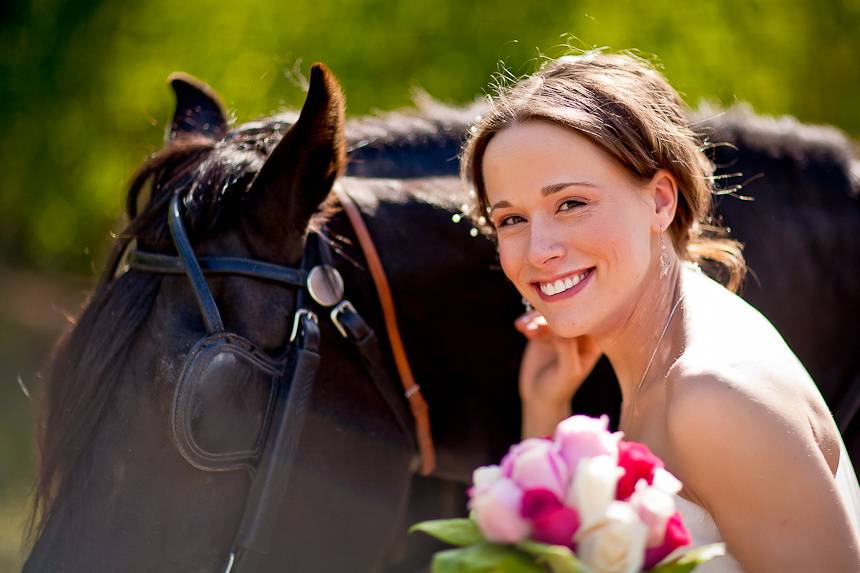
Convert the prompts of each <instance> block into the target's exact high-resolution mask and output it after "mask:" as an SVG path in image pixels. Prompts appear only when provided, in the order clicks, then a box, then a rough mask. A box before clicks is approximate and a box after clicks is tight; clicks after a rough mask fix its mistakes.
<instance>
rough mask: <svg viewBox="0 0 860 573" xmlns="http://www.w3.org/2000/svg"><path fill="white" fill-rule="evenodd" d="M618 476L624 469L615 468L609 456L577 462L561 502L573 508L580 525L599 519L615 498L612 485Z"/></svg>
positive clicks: (615, 484)
mask: <svg viewBox="0 0 860 573" xmlns="http://www.w3.org/2000/svg"><path fill="white" fill-rule="evenodd" d="M622 475H624V468H621V467H618V464H617V463H616V461H615V460H614V459H612V457H610V456H595V457H593V458H585V459H583V460H582V461H580V462H579V465H578V466H577V468H576V476H575V477H574V480H573V481H572V482H571V484H570V488H569V489H568V491H567V495H566V496H565V503H567V505H570V506H573V507H575V508H576V511H577V512H578V513H579V519H580V522H581V523H582V527H583V528H585V529H587V528H588V527H590V526H591V525H593V524H594V523H596V522H597V521H599V520H600V519H602V518H603V515H604V513H606V508H607V507H609V504H610V503H611V502H612V501H614V500H615V488H616V486H617V485H618V479H619V478H620V477H621V476H622Z"/></svg>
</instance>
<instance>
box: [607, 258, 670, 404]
mask: <svg viewBox="0 0 860 573" xmlns="http://www.w3.org/2000/svg"><path fill="white" fill-rule="evenodd" d="M682 272H683V264H682V261H681V260H679V259H675V258H673V260H672V265H671V268H670V270H669V273H668V274H667V275H666V276H665V277H664V278H659V275H657V273H653V274H652V275H651V278H650V279H648V280H647V282H646V283H645V285H643V291H642V292H641V293H640V294H639V295H638V296H637V299H636V300H635V301H633V302H632V303H631V305H630V306H629V307H628V308H626V309H624V310H623V311H622V312H623V313H624V314H623V315H622V316H621V317H620V319H619V320H618V324H619V326H618V327H616V328H615V329H614V330H612V331H609V332H607V333H606V334H604V335H598V336H595V337H594V338H595V340H596V342H597V344H598V346H600V348H601V350H603V353H604V354H606V356H607V357H608V358H609V361H610V363H611V364H612V368H613V370H614V371H615V375H616V377H617V378H618V384H619V385H620V387H621V396H622V399H623V405H622V414H623V412H624V410H626V409H628V408H629V405H632V404H634V403H635V398H636V395H637V393H638V392H639V391H640V390H641V389H643V388H645V387H646V386H647V383H648V380H650V379H653V378H654V377H655V376H658V377H662V376H664V375H665V374H666V371H667V370H668V369H669V367H670V366H671V363H672V362H674V360H675V358H676V357H677V352H678V349H679V348H682V347H683V330H684V329H683V326H682V325H683V317H682V316H681V315H683V311H684V309H683V302H681V304H677V303H678V302H679V299H680V297H681V296H682V289H681V281H682ZM670 319H671V320H670ZM664 330H665V332H664ZM661 335H662V339H661ZM652 358H653V360H652ZM649 364H650V366H649ZM646 371H647V372H646Z"/></svg>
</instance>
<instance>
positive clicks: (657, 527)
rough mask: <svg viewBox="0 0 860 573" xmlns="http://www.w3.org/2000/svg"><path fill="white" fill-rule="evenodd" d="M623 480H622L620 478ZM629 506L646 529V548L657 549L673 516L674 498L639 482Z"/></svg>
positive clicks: (643, 481) (656, 488) (643, 482)
mask: <svg viewBox="0 0 860 573" xmlns="http://www.w3.org/2000/svg"><path fill="white" fill-rule="evenodd" d="M622 479H623V478H622ZM630 505H632V506H633V509H634V510H636V513H637V514H638V515H639V519H641V520H642V523H644V524H645V525H646V527H648V540H647V541H646V543H645V546H646V547H657V546H659V545H660V544H662V543H663V537H664V534H665V532H666V524H667V523H668V521H669V518H670V517H672V516H673V515H674V514H675V498H673V497H672V495H671V494H669V493H666V492H665V491H663V490H661V489H660V488H658V487H651V486H649V485H647V484H646V483H645V480H640V481H639V483H637V484H636V491H634V492H633V495H632V496H630Z"/></svg>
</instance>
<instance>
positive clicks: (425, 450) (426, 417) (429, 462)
mask: <svg viewBox="0 0 860 573" xmlns="http://www.w3.org/2000/svg"><path fill="white" fill-rule="evenodd" d="M409 407H410V408H411V410H412V416H413V417H414V418H415V435H416V437H417V438H418V451H419V453H420V455H421V475H422V476H429V475H430V474H432V473H433V471H434V470H435V469H436V450H435V448H434V447H433V434H432V433H431V431H430V409H429V408H428V406H427V402H426V401H425V400H424V396H422V395H421V390H417V391H415V392H413V393H412V394H411V395H410V396H409Z"/></svg>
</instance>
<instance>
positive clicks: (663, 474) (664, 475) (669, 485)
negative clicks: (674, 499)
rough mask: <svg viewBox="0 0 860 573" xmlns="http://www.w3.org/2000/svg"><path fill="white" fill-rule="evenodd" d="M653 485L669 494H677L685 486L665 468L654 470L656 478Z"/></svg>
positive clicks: (652, 482)
mask: <svg viewBox="0 0 860 573" xmlns="http://www.w3.org/2000/svg"><path fill="white" fill-rule="evenodd" d="M651 486H652V487H656V488H657V489H659V490H661V491H664V492H666V493H668V494H669V495H675V494H676V493H678V492H679V491H681V488H682V487H683V486H682V485H681V481H680V480H679V479H678V478H676V477H675V476H674V475H672V474H671V473H669V471H668V470H666V469H664V468H657V469H655V470H654V479H653V480H652V481H651Z"/></svg>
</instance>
